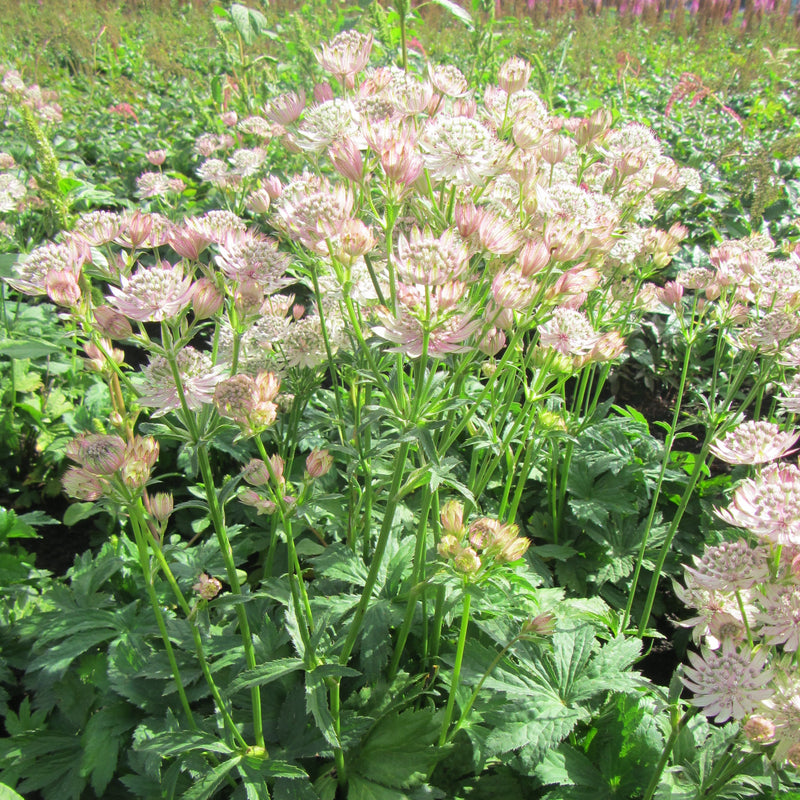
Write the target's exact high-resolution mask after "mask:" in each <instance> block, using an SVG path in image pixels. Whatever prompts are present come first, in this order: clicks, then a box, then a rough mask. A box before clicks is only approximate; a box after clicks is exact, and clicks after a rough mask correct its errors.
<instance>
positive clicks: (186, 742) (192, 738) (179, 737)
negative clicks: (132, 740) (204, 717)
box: [136, 730, 233, 758]
mask: <svg viewBox="0 0 800 800" xmlns="http://www.w3.org/2000/svg"><path fill="white" fill-rule="evenodd" d="M136 750H137V751H138V752H141V753H157V754H158V755H159V756H161V757H162V758H169V757H171V756H177V755H181V753H189V752H191V751H193V750H200V751H202V752H204V753H222V754H223V755H230V754H231V753H233V750H231V748H230V747H229V746H228V745H227V744H225V742H223V741H220V739H219V737H217V736H214V735H213V734H211V733H203V732H202V731H187V730H180V731H164V732H163V733H158V734H156V735H155V736H151V737H149V738H148V739H147V740H145V741H142V742H140V743H139V744H137V745H136Z"/></svg>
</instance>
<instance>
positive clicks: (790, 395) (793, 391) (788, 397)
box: [778, 373, 800, 414]
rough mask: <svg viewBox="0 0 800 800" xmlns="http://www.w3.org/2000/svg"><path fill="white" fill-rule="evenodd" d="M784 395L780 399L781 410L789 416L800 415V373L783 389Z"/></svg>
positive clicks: (784, 385) (785, 384)
mask: <svg viewBox="0 0 800 800" xmlns="http://www.w3.org/2000/svg"><path fill="white" fill-rule="evenodd" d="M781 388H782V389H783V392H784V394H783V395H781V396H780V397H779V398H778V402H779V403H780V404H781V408H783V410H784V411H786V412H788V413H789V414H800V373H798V374H797V375H795V376H794V378H792V379H791V380H790V381H789V382H788V383H784V384H783V386H782V387H781Z"/></svg>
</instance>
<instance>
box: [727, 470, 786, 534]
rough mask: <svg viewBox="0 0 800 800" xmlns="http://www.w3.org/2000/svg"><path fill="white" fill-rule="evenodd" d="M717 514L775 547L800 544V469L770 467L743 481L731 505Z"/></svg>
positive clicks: (734, 494)
mask: <svg viewBox="0 0 800 800" xmlns="http://www.w3.org/2000/svg"><path fill="white" fill-rule="evenodd" d="M716 514H717V516H719V517H721V518H722V519H723V520H725V522H727V523H728V524H729V525H734V526H736V527H738V528H747V529H748V530H749V531H751V532H752V533H754V534H756V535H757V536H761V537H763V538H765V539H767V540H768V541H771V542H774V543H775V544H781V545H800V469H798V468H797V467H796V466H795V465H794V464H782V465H780V466H778V465H774V464H770V465H768V466H766V467H765V468H764V470H763V471H762V472H761V474H760V475H758V476H757V477H755V478H751V479H749V480H746V481H744V482H742V483H741V484H740V485H739V486H738V487H737V488H736V491H735V492H734V493H733V502H732V503H731V505H730V506H729V507H728V508H727V509H724V510H723V509H716Z"/></svg>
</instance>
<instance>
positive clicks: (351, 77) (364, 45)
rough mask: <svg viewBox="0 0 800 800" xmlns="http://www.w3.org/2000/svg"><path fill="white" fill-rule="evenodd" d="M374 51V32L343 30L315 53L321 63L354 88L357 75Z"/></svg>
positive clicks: (332, 73) (328, 70)
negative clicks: (366, 33) (364, 32)
mask: <svg viewBox="0 0 800 800" xmlns="http://www.w3.org/2000/svg"><path fill="white" fill-rule="evenodd" d="M371 52H372V34H369V35H365V34H363V33H359V32H358V31H354V30H349V31H342V32H341V33H340V34H338V35H337V36H334V37H333V39H331V40H330V41H329V42H326V43H323V44H322V50H321V51H320V52H317V53H315V54H314V55H315V56H316V57H317V61H318V62H319V65H320V66H321V67H322V68H323V69H324V70H325V71H326V72H330V73H331V75H333V76H334V77H335V78H337V79H338V80H339V81H341V82H342V83H343V84H345V85H346V86H348V87H349V88H352V87H353V86H354V85H355V76H356V75H358V73H359V72H361V71H362V70H363V69H364V67H366V66H367V64H368V63H369V56H370V53H371Z"/></svg>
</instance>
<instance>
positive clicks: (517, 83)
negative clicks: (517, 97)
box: [497, 56, 533, 94]
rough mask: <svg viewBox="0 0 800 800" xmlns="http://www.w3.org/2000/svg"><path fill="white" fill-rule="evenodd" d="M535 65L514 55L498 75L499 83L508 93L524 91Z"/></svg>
mask: <svg viewBox="0 0 800 800" xmlns="http://www.w3.org/2000/svg"><path fill="white" fill-rule="evenodd" d="M532 71H533V67H531V65H530V64H529V63H528V62H527V61H525V60H524V59H522V58H518V57H517V56H513V57H512V58H509V59H508V60H507V61H506V62H505V63H504V64H503V65H502V66H501V67H500V71H499V73H498V75H497V83H498V84H499V86H500V88H501V89H503V91H505V92H507V93H508V94H514V93H515V92H519V91H522V90H523V89H524V88H525V87H526V86H527V85H528V81H529V80H530V77H531V72H532Z"/></svg>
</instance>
